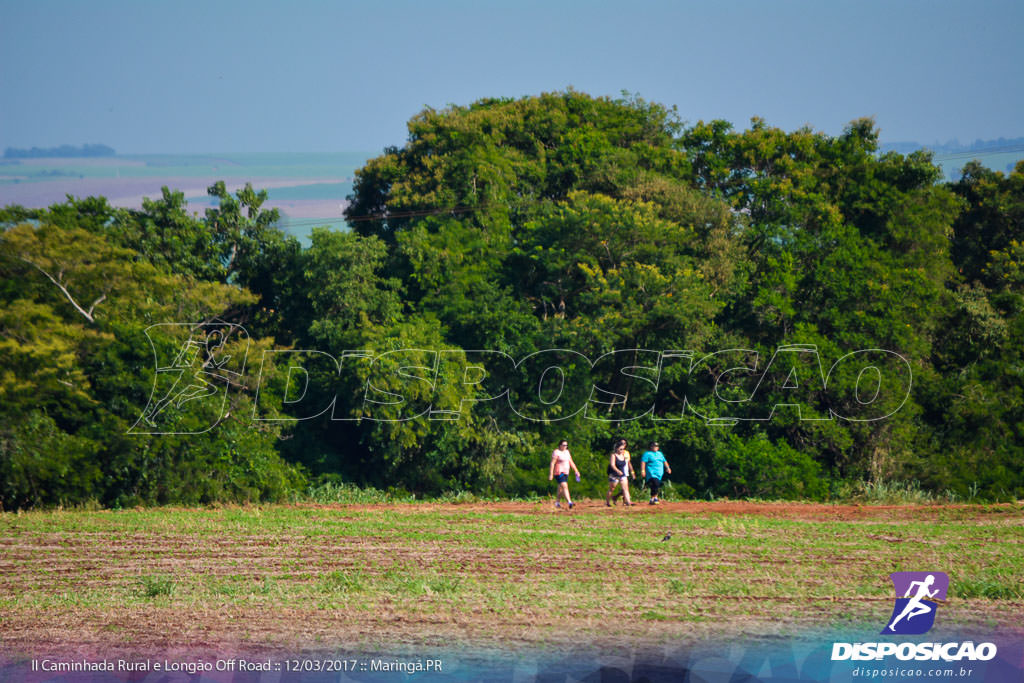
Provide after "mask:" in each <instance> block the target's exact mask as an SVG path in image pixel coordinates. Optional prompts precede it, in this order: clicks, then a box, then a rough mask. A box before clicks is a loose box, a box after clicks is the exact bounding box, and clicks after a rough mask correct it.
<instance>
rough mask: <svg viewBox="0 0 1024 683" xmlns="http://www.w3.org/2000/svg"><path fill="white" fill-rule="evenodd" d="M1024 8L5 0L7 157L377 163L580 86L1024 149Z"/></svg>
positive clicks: (821, 126)
mask: <svg viewBox="0 0 1024 683" xmlns="http://www.w3.org/2000/svg"><path fill="white" fill-rule="evenodd" d="M1022 26H1024V6H1021V5H1020V4H1018V3H1013V2H1005V1H997V2H982V3H967V2H932V1H921V0H913V1H910V2H901V3H888V2H882V1H880V0H872V1H867V2H859V3H856V4H854V3H843V4H840V3H829V4H824V3H817V2H809V1H807V0H801V1H797V2H787V3H764V2H759V1H753V0H742V1H737V2H732V3H728V4H725V3H723V4H704V3H702V4H698V3H678V2H669V1H668V0H650V1H647V2H641V3H639V4H633V5H630V6H628V7H626V6H624V5H620V4H616V3H609V2H603V3H594V4H587V5H583V4H580V3H575V2H557V3H547V2H540V1H539V0H528V1H526V2H517V3H488V4H476V3H470V2H467V1H459V0H444V1H439V2H438V3H431V4H417V3H410V2H400V1H398V0H385V1H384V2H380V3H373V4H370V3H344V4H342V3H337V4H335V3H325V2H318V1H314V0H307V1H305V2H299V3H296V4H292V5H288V6H285V5H281V4H278V3H274V2H268V1H262V2H260V1H258V0H257V1H252V2H246V3H240V2H234V1H232V2H220V3H214V4H207V3H201V2H195V1H194V0H188V1H184V2H177V3H168V2H152V3H149V2H147V3H135V2H130V1H129V0H96V1H95V2H90V3H82V2H75V1H73V0H51V1H48V2H28V1H26V0H0V76H2V80H3V83H4V88H2V89H0V149H3V148H6V147H16V148H30V147H33V146H35V147H53V146H58V145H61V144H76V145H78V144H83V143H100V144H106V145H109V146H111V147H113V148H114V149H116V150H117V151H118V152H119V153H121V154H126V155H127V154H203V153H208V152H206V150H211V149H216V150H225V151H218V152H215V153H216V154H239V153H254V152H265V153H290V152H294V153H309V152H334V151H337V152H343V151H348V150H367V151H368V152H369V153H379V151H380V150H382V149H383V148H384V147H386V146H388V145H401V144H403V143H404V142H405V140H406V138H407V134H406V127H405V124H406V122H407V121H408V120H409V119H410V118H411V117H413V116H415V115H416V114H417V113H419V112H420V111H421V110H422V109H423V108H424V107H426V106H430V107H434V108H443V107H445V106H446V105H448V104H449V103H455V104H460V105H465V104H469V103H471V102H473V101H476V100H478V99H481V98H484V97H519V96H523V95H530V94H538V93H541V92H546V91H555V90H563V89H565V88H567V87H570V86H571V87H574V88H575V89H577V90H580V91H584V92H587V93H590V94H592V95H609V96H612V97H616V96H619V95H620V93H621V92H622V91H623V90H626V91H629V92H633V93H638V94H639V95H640V96H641V97H643V98H644V99H647V100H649V101H654V102H659V103H661V104H665V105H668V106H673V105H675V106H677V107H678V114H679V118H680V119H682V120H683V121H687V122H690V123H694V122H696V121H698V120H710V119H725V120H727V121H730V122H731V123H732V124H733V125H734V126H735V127H737V128H739V129H744V128H746V127H747V126H748V125H749V121H750V118H751V117H754V116H758V117H761V118H763V119H764V120H765V121H767V122H768V123H769V124H770V125H773V126H778V127H780V128H783V129H786V130H793V129H796V128H800V127H802V126H804V125H809V126H811V127H812V128H813V129H815V130H820V131H823V132H825V133H827V134H831V135H836V134H838V133H840V132H841V131H842V129H843V127H844V126H845V125H846V124H848V123H849V122H850V121H851V120H854V119H856V118H860V117H863V116H873V117H874V118H875V121H876V124H877V125H878V126H879V128H880V131H881V139H882V140H883V141H887V142H904V141H915V142H920V143H921V144H924V145H930V144H935V143H944V142H946V141H950V140H954V139H956V140H962V141H973V140H976V139H996V138H999V137H1005V138H1013V137H1018V136H1021V135H1024V129H1022V127H1021V123H1020V121H1019V112H1020V111H1021V110H1022V109H1024V91H1022V89H1021V88H1020V87H1019V84H1020V83H1021V82H1024V62H1022V60H1020V59H1019V58H1018V55H1017V54H1016V50H1017V45H1018V43H1019V40H1018V37H1019V33H1020V29H1021V27H1022Z"/></svg>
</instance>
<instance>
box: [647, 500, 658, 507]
mask: <svg viewBox="0 0 1024 683" xmlns="http://www.w3.org/2000/svg"><path fill="white" fill-rule="evenodd" d="M657 504H658V501H656V500H654V499H653V498H651V502H649V503H648V505H657Z"/></svg>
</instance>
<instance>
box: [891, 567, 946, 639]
mask: <svg viewBox="0 0 1024 683" xmlns="http://www.w3.org/2000/svg"><path fill="white" fill-rule="evenodd" d="M933 583H935V575H934V574H929V575H928V576H926V577H925V579H924V581H911V582H910V585H909V586H908V587H907V592H906V594H905V595H904V596H903V597H905V598H910V602H908V603H907V606H906V607H904V608H903V611H902V612H900V613H899V616H897V617H896V618H895V619H893V620H892V623H891V624H889V630H890V631H893V632H894V633H895V631H896V628H895V627H896V623H897V622H898V621H900V619H902V618H903V617H906V618H907V621H910V620H911V619H913V618H914V617H916V616H920V615H922V614H928V613H929V612H931V611H932V610H933V609H934V607H932V606H931V605H926V604H925V603H924V600H927V599H928V598H934V597H935V594H936V593H938V592H939V589H938V588H936V589H935V590H928V589H929V588H930V587H931V585H932V584H933ZM914 586H917V592H916V593H914V596H913V597H911V596H910V593H911V592H913V590H914Z"/></svg>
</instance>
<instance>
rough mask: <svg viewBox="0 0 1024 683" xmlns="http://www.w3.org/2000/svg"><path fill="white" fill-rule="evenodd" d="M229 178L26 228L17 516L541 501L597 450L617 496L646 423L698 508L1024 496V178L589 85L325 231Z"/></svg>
mask: <svg viewBox="0 0 1024 683" xmlns="http://www.w3.org/2000/svg"><path fill="white" fill-rule="evenodd" d="M209 191H210V194H211V196H213V197H216V198H217V199H218V201H219V204H218V206H217V207H216V208H213V209H209V210H208V211H207V212H206V215H205V216H202V217H199V216H196V215H192V214H189V213H188V211H187V210H186V206H185V202H184V197H183V195H182V194H181V193H180V192H175V191H171V190H169V189H166V188H165V190H164V192H163V195H162V197H160V198H158V199H155V200H146V201H145V202H144V203H143V205H142V208H141V209H139V210H122V209H114V208H112V207H110V206H109V205H107V203H106V202H105V201H104V200H103V199H102V198H88V199H73V198H69V200H68V201H67V202H65V203H63V204H58V205H55V206H53V207H51V208H50V209H47V210H27V209H23V208H20V207H7V209H5V210H3V211H2V213H0V223H2V226H3V230H4V231H3V233H2V235H0V271H2V272H3V280H2V284H0V300H2V306H0V397H2V401H0V413H2V414H3V415H2V417H4V418H5V419H4V420H3V422H2V423H0V424H2V425H3V426H2V427H0V482H2V483H0V505H2V506H3V508H5V509H9V508H13V507H26V506H32V505H52V504H59V503H68V502H80V501H86V500H93V499H95V500H97V501H99V502H101V503H103V504H107V505H125V504H133V503H162V502H172V501H178V502H208V501H214V500H257V499H273V498H280V497H282V496H284V495H287V494H288V493H289V492H291V491H296V490H299V489H301V488H302V487H303V486H304V485H305V482H307V481H310V480H314V481H337V480H343V481H349V482H355V483H357V484H361V485H372V486H376V487H380V488H387V487H397V488H402V489H407V490H410V491H414V492H417V493H426V494H435V493H441V492H444V491H456V490H471V491H474V492H478V493H490V494H497V495H529V494H534V493H539V492H544V491H546V490H547V486H548V483H547V464H548V458H549V457H550V452H551V449H552V447H553V446H554V444H556V443H557V442H558V440H559V439H561V438H563V437H565V438H568V439H569V440H570V448H571V449H572V451H573V454H574V457H575V459H576V461H577V464H578V465H579V466H580V468H581V469H582V470H583V472H584V474H585V476H586V478H587V479H586V481H585V482H584V484H583V485H582V486H583V487H584V491H585V492H590V493H592V494H594V493H597V492H598V491H599V489H600V488H601V487H602V486H603V484H602V481H603V472H604V465H605V464H606V458H607V447H608V444H609V442H610V440H611V439H612V437H613V436H619V435H622V436H625V437H626V438H629V439H630V441H631V443H632V444H633V445H634V446H633V448H634V451H635V452H637V453H639V452H640V451H642V450H643V444H645V443H646V442H647V441H648V440H649V439H651V438H657V439H659V440H660V443H661V444H662V447H663V450H664V451H665V452H666V455H667V456H668V458H669V460H670V462H671V463H672V465H673V472H674V479H675V481H674V483H675V485H676V486H677V488H678V489H679V490H681V491H682V492H683V493H684V494H685V495H693V496H708V495H712V496H713V495H726V496H757V497H802V498H816V499H820V498H826V497H829V496H835V495H839V494H840V493H841V492H842V491H843V490H844V487H848V486H849V485H850V483H851V482H866V481H870V482H875V483H881V482H891V481H906V480H916V481H918V482H920V483H921V485H922V486H923V487H925V488H926V489H928V490H931V491H935V492H951V493H954V494H956V495H957V496H960V497H962V498H968V497H971V496H976V497H980V498H985V499H1012V498H1019V497H1021V496H1024V470H1022V467H1021V454H1022V453H1024V434H1022V430H1024V382H1022V381H1021V374H1020V368H1021V367H1022V366H1024V358H1022V353H1024V350H1022V349H1024V346H1022V344H1021V340H1022V339H1024V299H1022V296H1024V275H1022V274H1024V266H1022V264H1024V246H1022V244H1024V166H1018V167H1017V169H1016V171H1015V172H1014V173H1012V174H1009V175H1005V174H1002V173H998V172H994V171H990V170H988V169H985V168H982V167H980V166H978V165H976V164H970V165H968V166H967V167H966V168H965V170H964V173H963V177H962V179H961V180H959V181H958V182H955V183H950V184H942V183H940V173H939V170H938V168H937V167H936V166H935V165H934V164H933V163H932V162H931V159H930V157H929V156H928V154H927V153H926V152H915V153H912V154H910V155H900V154H896V153H887V154H881V153H879V151H878V136H877V131H876V129H875V127H874V124H873V123H872V122H871V121H869V120H857V121H854V122H853V123H851V124H850V126H849V127H848V128H847V129H846V130H845V131H844V133H843V134H842V135H840V136H838V137H831V136H827V135H824V134H821V133H817V132H814V131H812V130H810V129H801V130H797V131H793V132H785V131H782V130H779V129H777V128H772V127H770V126H768V125H767V124H766V123H765V122H764V121H761V120H754V121H753V123H752V125H751V127H750V128H749V129H748V130H745V131H736V130H734V129H733V127H732V126H731V125H730V124H728V123H726V122H722V121H712V122H710V123H704V122H700V123H697V124H695V125H692V126H684V125H682V124H680V123H679V122H678V121H677V120H676V118H675V114H674V112H673V111H672V110H669V109H666V108H665V107H662V106H660V105H657V104H652V103H648V102H645V101H643V100H640V99H638V98H633V97H627V98H623V99H618V100H613V99H609V98H594V97H590V96H588V95H585V94H582V93H578V92H575V91H571V90H570V91H568V92H561V93H552V94H546V95H541V96H539V97H527V98H522V99H487V100H481V101H479V102H476V103H474V104H472V105H469V106H465V107H457V106H452V107H448V108H446V109H444V110H433V109H428V110H426V111H424V112H422V113H421V114H419V115H417V116H416V117H414V118H413V119H412V120H411V121H410V123H409V138H408V141H407V142H406V143H405V144H404V145H403V146H402V147H394V148H389V149H387V150H385V152H384V153H383V154H382V155H381V156H379V157H377V158H375V159H371V160H370V161H369V162H367V164H366V165H365V166H364V167H363V168H362V169H360V170H359V171H358V173H357V178H356V182H355V185H354V190H353V194H352V196H351V197H350V203H349V206H348V209H347V211H346V217H347V219H348V221H349V223H350V225H351V226H352V230H351V231H345V232H332V231H329V230H326V229H320V230H316V231H314V232H313V234H312V238H311V241H310V243H309V245H308V246H307V247H302V246H301V245H300V244H299V242H298V241H297V240H295V239H294V238H292V237H290V236H288V235H286V234H284V233H283V232H281V231H280V230H278V229H277V228H276V227H275V224H276V222H277V221H278V216H277V214H276V212H275V211H268V210H266V209H264V208H263V204H264V202H265V200H266V194H265V193H263V192H257V191H255V190H253V188H252V187H246V188H244V189H243V190H241V191H239V192H238V193H237V194H235V195H231V194H230V193H228V192H227V190H226V188H225V186H224V184H223V183H217V184H215V185H214V186H212V187H211V188H210V190H209ZM171 323H187V324H181V325H172V324H171ZM189 349H191V351H190V353H191V354H192V355H188V354H187V353H186V351H187V350H189ZM154 357H155V358H156V360H157V362H156V364H155V365H154ZM183 359H185V360H183ZM190 363H191V365H190ZM555 366H557V367H555ZM551 368H555V371H552V370H551ZM556 375H557V376H556ZM560 378H564V382H563V381H562V380H561V379H560Z"/></svg>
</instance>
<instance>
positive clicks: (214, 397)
mask: <svg viewBox="0 0 1024 683" xmlns="http://www.w3.org/2000/svg"><path fill="white" fill-rule="evenodd" d="M145 333H146V337H147V338H148V339H149V343H150V345H151V346H152V348H153V353H154V356H155V358H156V368H155V369H156V373H155V376H154V380H153V391H152V394H151V396H150V399H149V404H148V405H147V406H146V409H145V410H144V411H143V413H142V415H141V416H140V417H139V419H138V421H137V422H136V423H135V424H134V425H133V426H132V428H131V429H130V430H128V433H129V434H202V433H203V432H206V431H209V430H210V429H212V428H213V427H214V426H216V425H217V423H219V422H220V421H221V419H223V418H224V417H226V416H227V412H226V410H227V394H228V389H229V387H231V386H232V385H236V384H237V383H238V382H239V380H240V379H241V377H242V374H241V373H242V372H243V371H244V368H245V357H246V355H247V352H248V346H249V335H248V334H247V333H246V331H245V329H244V328H242V327H241V326H240V325H234V324H231V323H224V322H219V321H215V322H210V323H199V324H195V325H189V324H181V323H163V324H159V325H151V326H150V327H148V328H146V330H145ZM229 344H232V345H233V349H232V350H231V351H229V350H228V346H229Z"/></svg>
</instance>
